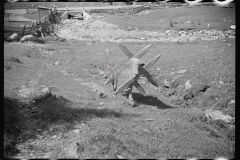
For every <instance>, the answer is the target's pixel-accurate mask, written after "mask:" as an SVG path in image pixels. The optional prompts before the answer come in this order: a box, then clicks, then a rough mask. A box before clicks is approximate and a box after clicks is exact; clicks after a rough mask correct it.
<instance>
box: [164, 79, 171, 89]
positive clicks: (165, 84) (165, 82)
mask: <svg viewBox="0 0 240 160" xmlns="http://www.w3.org/2000/svg"><path fill="white" fill-rule="evenodd" d="M164 86H165V87H166V88H170V86H171V84H170V82H169V81H168V80H167V79H165V80H164Z"/></svg>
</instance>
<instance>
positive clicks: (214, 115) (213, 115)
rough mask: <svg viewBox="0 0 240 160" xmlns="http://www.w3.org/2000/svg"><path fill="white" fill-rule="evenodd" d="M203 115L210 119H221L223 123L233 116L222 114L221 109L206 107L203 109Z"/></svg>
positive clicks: (230, 119) (228, 121)
mask: <svg viewBox="0 0 240 160" xmlns="http://www.w3.org/2000/svg"><path fill="white" fill-rule="evenodd" d="M205 115H206V117H207V118H209V119H212V120H222V121H224V122H225V123H230V122H231V121H232V120H233V118H232V117H231V116H229V115H224V114H223V113H222V112H221V111H219V110H212V109H207V110H206V111H205Z"/></svg>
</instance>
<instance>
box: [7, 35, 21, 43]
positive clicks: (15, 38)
mask: <svg viewBox="0 0 240 160" xmlns="http://www.w3.org/2000/svg"><path fill="white" fill-rule="evenodd" d="M19 40H20V36H19V35H18V34H17V33H13V34H12V35H10V36H8V37H7V41H8V42H18V41H19Z"/></svg>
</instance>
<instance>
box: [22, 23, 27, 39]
mask: <svg viewBox="0 0 240 160" xmlns="http://www.w3.org/2000/svg"><path fill="white" fill-rule="evenodd" d="M25 27H26V24H25V25H24V26H23V30H22V37H23V36H24V32H25Z"/></svg>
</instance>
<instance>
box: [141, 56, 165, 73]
mask: <svg viewBox="0 0 240 160" xmlns="http://www.w3.org/2000/svg"><path fill="white" fill-rule="evenodd" d="M160 57H161V54H160V55H158V56H156V57H154V58H153V59H151V60H150V61H149V62H148V63H147V64H145V65H144V66H143V68H144V69H145V70H148V69H149V68H150V67H152V66H153V65H154V64H155V63H156V62H157V61H158V59H159V58H160Z"/></svg>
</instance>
